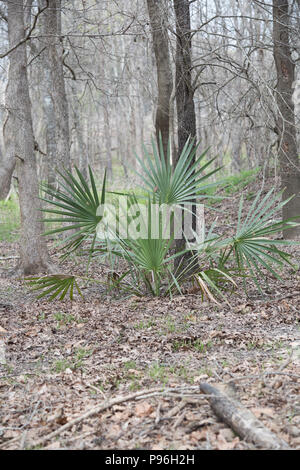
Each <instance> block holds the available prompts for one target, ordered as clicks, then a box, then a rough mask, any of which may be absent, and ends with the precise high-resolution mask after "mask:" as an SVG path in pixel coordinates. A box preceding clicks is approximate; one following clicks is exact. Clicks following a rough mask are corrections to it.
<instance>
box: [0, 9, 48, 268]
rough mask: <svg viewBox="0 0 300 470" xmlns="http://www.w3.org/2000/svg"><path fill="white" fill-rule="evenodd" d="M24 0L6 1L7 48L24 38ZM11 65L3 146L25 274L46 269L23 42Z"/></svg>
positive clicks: (46, 257)
mask: <svg viewBox="0 0 300 470" xmlns="http://www.w3.org/2000/svg"><path fill="white" fill-rule="evenodd" d="M24 34H25V28H24V9H23V0H14V2H9V3H8V40H9V47H10V48H12V47H13V46H14V45H15V44H17V43H18V42H19V41H21V40H22V39H23V38H24ZM9 60H10V67H9V76H8V87H7V90H6V103H7V106H8V109H9V116H8V121H7V123H6V126H5V133H4V143H5V147H6V149H9V151H11V150H10V149H12V148H13V152H14V153H13V157H14V158H15V160H16V162H17V176H18V183H19V203H20V213H21V238H20V248H19V251H20V264H19V270H20V272H21V273H24V274H35V273H38V272H40V271H43V270H45V269H47V268H48V261H49V258H48V253H47V247H46V242H45V239H43V238H42V237H41V233H42V232H43V224H42V223H41V221H40V218H41V213H40V211H39V209H40V204H39V199H38V195H39V191H38V180H37V166H36V158H35V152H34V137H33V127H32V118H31V102H30V97H29V87H28V77H27V54H26V45H25V43H23V44H21V45H20V46H19V47H17V48H16V49H15V50H14V51H13V52H11V53H10V55H9Z"/></svg>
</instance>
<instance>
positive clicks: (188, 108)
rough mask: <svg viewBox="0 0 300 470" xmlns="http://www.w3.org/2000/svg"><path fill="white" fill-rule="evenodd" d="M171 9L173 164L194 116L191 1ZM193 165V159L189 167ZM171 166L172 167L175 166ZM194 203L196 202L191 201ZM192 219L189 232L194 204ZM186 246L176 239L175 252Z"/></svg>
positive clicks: (180, 261) (186, 259)
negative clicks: (173, 41) (175, 138)
mask: <svg viewBox="0 0 300 470" xmlns="http://www.w3.org/2000/svg"><path fill="white" fill-rule="evenodd" d="M174 10H175V16H176V76H175V89H176V107H177V126H178V130H177V135H178V150H177V156H176V157H175V162H174V163H175V165H176V163H177V161H178V158H179V157H180V155H181V153H182V150H183V147H184V145H185V143H186V141H187V139H188V138H189V137H190V138H192V139H196V136H197V131H196V113H195V104H194V93H195V90H194V89H193V85H192V35H191V18H190V1H189V0H174ZM194 162H195V158H194V159H193V160H192V162H191V165H192V164H193V163H194ZM175 165H174V166H175ZM191 202H196V201H191ZM192 211H193V218H192V229H193V230H194V231H196V216H195V213H196V205H193V206H192ZM184 247H185V239H184V238H182V239H180V240H176V252H177V253H178V252H180V251H182V250H183V249H184ZM190 261H191V255H190V254H188V253H187V254H186V255H184V256H183V257H182V256H181V257H178V258H176V259H175V267H179V265H181V266H182V268H184V267H186V265H187V264H189V263H190Z"/></svg>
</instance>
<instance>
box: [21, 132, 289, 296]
mask: <svg viewBox="0 0 300 470" xmlns="http://www.w3.org/2000/svg"><path fill="white" fill-rule="evenodd" d="M152 145H153V157H152V156H151V155H150V154H149V153H148V152H147V150H146V149H145V159H144V160H140V165H141V167H142V168H143V170H144V173H143V175H141V176H142V179H143V183H144V186H143V189H144V191H145V192H146V193H147V194H148V196H147V198H145V199H144V209H145V211H141V213H140V214H139V217H138V223H139V227H140V229H142V228H145V230H146V234H147V236H144V237H134V236H131V235H130V234H128V233H126V236H121V235H120V233H121V228H122V223H123V222H124V221H125V220H126V221H127V222H128V220H129V221H131V222H133V221H134V220H135V219H134V216H132V215H131V214H130V210H129V211H128V207H131V206H132V205H134V204H137V203H138V199H139V198H138V197H137V196H134V195H132V196H128V205H127V206H126V207H127V208H126V210H125V213H119V216H118V219H117V225H116V230H115V234H114V237H111V238H110V237H108V238H105V237H104V239H99V237H98V239H97V227H99V223H100V222H101V221H102V222H103V220H102V218H103V214H102V215H99V214H101V213H99V212H98V207H99V205H100V204H104V202H105V176H104V180H103V184H102V188H101V191H100V193H101V194H100V197H99V195H98V191H97V188H96V184H95V178H94V176H93V172H92V170H91V169H90V168H89V181H87V180H86V179H85V178H84V177H83V175H82V174H81V172H80V171H79V170H78V169H77V168H76V175H77V177H75V176H73V175H72V174H71V173H70V172H65V174H62V173H60V176H61V178H62V182H61V184H60V189H59V190H57V191H55V190H53V189H51V188H47V187H46V188H45V193H46V194H48V195H49V196H50V197H51V198H47V197H44V201H45V202H46V203H47V204H48V207H45V208H44V209H43V211H44V212H46V213H49V214H51V216H53V214H54V215H55V217H56V218H54V219H51V218H49V219H46V220H47V221H48V222H56V223H57V222H58V223H60V224H66V223H67V225H63V226H61V227H58V228H54V229H52V230H50V231H48V232H47V234H54V233H59V232H64V231H68V230H74V229H75V230H76V231H75V233H74V232H72V233H71V235H70V236H69V237H68V238H67V240H65V245H64V247H63V252H64V255H66V256H67V255H69V254H70V253H72V252H74V251H76V250H77V249H78V248H79V247H80V246H81V245H82V243H83V242H85V241H89V243H90V250H89V251H90V256H98V255H99V256H103V255H108V256H110V257H112V256H113V257H114V259H120V258H121V259H123V260H125V262H126V263H127V266H128V268H127V270H126V271H125V273H123V274H122V275H117V274H116V273H113V276H112V287H114V288H119V289H124V290H125V291H129V292H130V293H134V294H137V295H144V294H145V293H146V292H148V293H151V294H152V295H155V296H159V295H164V294H172V293H173V292H174V291H178V292H181V286H182V283H183V281H184V280H185V279H186V277H187V276H190V277H192V278H193V279H194V280H195V281H196V282H197V283H198V285H199V288H200V290H201V292H202V295H203V296H204V297H207V298H208V299H210V300H213V301H216V302H218V301H217V298H223V299H226V296H225V294H224V292H223V290H224V287H225V288H226V289H228V286H231V288H235V287H236V280H235V278H236V276H237V275H238V276H241V277H242V278H245V276H250V277H251V278H253V279H254V281H255V282H256V285H257V287H258V288H259V289H261V287H260V279H261V278H262V277H263V276H264V274H271V275H274V276H276V277H278V278H280V275H279V273H278V272H277V271H276V269H275V267H274V265H275V266H276V265H277V266H278V267H282V266H283V265H284V264H285V263H290V264H291V261H290V259H289V256H288V255H287V253H285V252H284V251H282V250H280V249H279V248H280V247H281V246H284V245H291V244H292V243H294V242H291V241H285V240H277V239H275V238H269V237H271V236H273V235H274V234H276V233H278V232H281V231H282V230H284V229H287V228H289V227H291V226H293V225H295V222H294V219H293V220H292V219H290V220H286V221H281V222H274V221H273V219H274V215H275V214H276V213H277V212H278V211H280V210H281V209H282V207H283V205H284V204H286V203H287V202H288V201H285V202H279V199H280V198H281V194H279V195H274V190H271V191H269V192H268V193H267V194H266V195H265V196H264V197H261V194H260V193H259V194H258V195H257V196H256V198H255V199H254V201H253V203H252V206H251V208H250V210H249V211H248V214H247V216H246V217H245V218H244V219H243V197H242V198H241V200H240V206H239V211H238V223H237V229H236V233H235V236H234V237H231V238H221V237H218V236H215V235H214V234H213V230H214V225H213V226H212V227H211V229H210V231H209V232H208V234H207V236H206V239H205V240H204V241H203V240H201V241H198V242H196V243H194V244H193V246H190V247H188V246H187V249H186V251H189V250H190V251H191V252H192V254H193V256H191V260H190V263H191V264H198V265H199V266H200V268H199V270H198V272H197V273H196V274H193V275H192V274H190V272H191V271H190V270H189V266H186V267H185V268H184V269H183V270H178V271H177V272H174V268H173V262H174V259H175V258H176V257H177V256H180V255H182V253H176V254H175V255H170V252H169V248H170V245H171V244H172V241H173V235H172V233H171V232H170V236H169V237H168V238H166V237H165V235H164V233H163V226H164V225H168V226H171V224H172V217H173V215H172V213H170V216H169V217H170V219H169V220H162V219H161V216H159V218H158V219H156V218H155V217H153V216H152V211H151V209H150V206H151V203H153V202H155V203H158V205H159V206H161V205H163V204H169V205H173V206H176V205H180V206H181V205H183V204H188V203H192V202H193V201H194V200H195V199H197V198H200V197H202V194H201V190H203V189H204V188H208V187H211V186H212V185H215V183H212V184H204V183H205V182H206V180H207V178H209V177H210V176H212V175H213V174H214V173H215V172H216V171H218V170H211V171H209V172H208V173H206V174H205V175H204V171H206V170H207V168H208V167H209V165H211V163H212V162H213V160H214V159H211V160H209V161H208V162H207V163H204V156H205V153H204V154H202V155H201V156H200V157H199V158H198V159H196V162H195V163H192V160H193V157H194V156H195V152H196V150H197V148H198V146H197V145H194V144H193V142H192V141H187V143H186V145H185V147H184V149H183V152H182V155H181V156H180V158H179V160H178V163H177V166H176V167H175V169H174V170H173V169H172V165H171V162H170V155H169V154H168V155H167V158H166V159H165V158H164V156H163V153H162V148H161V149H160V151H159V149H157V148H156V146H155V144H154V142H153V144H152ZM160 156H163V158H160ZM201 165H202V166H201ZM119 194H121V193H119ZM204 197H206V196H204ZM49 206H51V207H52V208H50V207H49ZM145 214H146V215H145ZM136 223H137V221H136ZM153 225H155V227H154V229H157V228H158V235H157V234H156V236H153V235H152V234H153ZM155 231H156V230H154V232H155ZM195 252H196V254H195ZM84 279H86V278H84ZM90 280H92V279H90ZM29 282H30V284H31V286H34V287H35V288H36V289H37V290H38V289H40V290H41V291H42V292H41V294H40V296H39V297H42V296H44V295H48V296H49V297H50V298H56V297H58V296H59V298H60V299H62V298H64V297H65V296H66V295H67V294H68V293H69V294H70V297H71V298H72V296H73V291H74V288H76V289H77V290H78V292H79V293H80V290H79V286H78V284H77V283H76V279H75V277H74V276H73V275H70V276H62V275H56V276H48V277H43V278H31V279H29ZM216 297H217V298H216Z"/></svg>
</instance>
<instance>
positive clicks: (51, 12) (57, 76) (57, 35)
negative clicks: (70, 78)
mask: <svg viewBox="0 0 300 470" xmlns="http://www.w3.org/2000/svg"><path fill="white" fill-rule="evenodd" d="M42 1H43V2H44V3H45V0H42ZM44 3H43V4H44ZM48 5H49V6H48V8H47V9H46V10H45V12H44V13H43V16H44V18H43V23H44V24H43V29H44V32H45V35H46V38H45V40H46V42H47V50H46V66H47V68H48V70H49V84H48V90H49V94H51V98H52V103H53V107H54V114H55V141H56V142H55V143H56V155H55V159H54V160H52V161H51V166H52V168H54V169H55V168H56V167H57V168H58V169H60V170H62V169H63V168H66V169H70V167H71V165H70V130H69V109H68V101H67V95H66V87H65V80H64V74H63V48H62V43H61V2H60V0H48ZM51 179H53V175H51Z"/></svg>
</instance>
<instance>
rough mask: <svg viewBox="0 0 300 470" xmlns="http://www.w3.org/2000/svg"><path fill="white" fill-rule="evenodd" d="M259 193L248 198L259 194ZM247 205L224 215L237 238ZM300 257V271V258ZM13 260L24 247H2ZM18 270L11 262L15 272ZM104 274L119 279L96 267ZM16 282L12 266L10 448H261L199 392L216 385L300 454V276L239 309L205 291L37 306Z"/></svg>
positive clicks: (7, 286)
mask: <svg viewBox="0 0 300 470" xmlns="http://www.w3.org/2000/svg"><path fill="white" fill-rule="evenodd" d="M258 184H259V183H255V182H254V183H252V185H251V187H250V188H248V189H247V191H248V192H249V191H250V190H251V191H252V193H254V194H255V192H256V191H257V188H258ZM238 198H239V196H233V197H232V199H231V200H225V201H223V202H222V205H219V206H220V207H222V210H223V209H224V213H226V220H225V217H224V220H222V224H223V226H221V230H224V231H225V232H226V230H227V229H228V227H229V229H230V226H233V225H234V222H235V220H236V216H237V214H236V213H237V200H238ZM250 203H251V201H249V204H250ZM219 218H220V216H219ZM51 250H52V256H53V258H54V259H55V258H57V253H56V252H55V250H54V249H53V248H52V249H51ZM292 251H293V253H294V255H295V260H296V262H297V261H298V263H299V259H300V256H299V255H300V248H296V249H295V248H293V250H292ZM4 256H5V257H10V256H12V257H13V256H17V244H16V243H8V242H0V257H4ZM15 261H16V260H15V259H14V258H12V259H9V260H7V261H5V263H6V265H5V266H6V268H7V267H13V265H14V262H15ZM1 263H2V269H1ZM65 269H66V271H68V270H71V272H72V273H74V271H75V273H80V272H83V270H84V266H83V265H81V261H80V260H76V259H73V260H72V261H70V262H68V264H66V266H65ZM92 271H93V276H94V277H97V276H98V277H99V278H101V277H102V278H105V276H107V269H106V268H105V267H103V266H99V265H97V263H96V262H94V263H93V265H92ZM5 272H7V271H6V269H5V268H4V261H0V273H1V277H0V326H1V327H2V328H4V329H5V330H6V331H7V338H6V358H7V365H6V366H0V367H2V368H0V400H1V410H0V448H2V449H32V448H35V449H37V448H45V449H105V450H108V449H120V450H121V449H151V450H161V449H167V450H170V449H178V450H183V449H220V450H221V449H222V450H227V449H255V448H256V447H255V445H253V444H252V443H250V442H247V440H246V439H244V440H243V439H241V438H239V437H238V436H237V435H236V434H235V433H234V432H233V431H232V430H231V429H230V428H229V427H228V426H227V425H226V424H224V423H223V422H222V421H221V420H219V419H218V418H217V417H216V416H215V414H214V412H213V411H212V409H211V407H210V404H209V402H208V400H207V399H206V398H205V395H203V394H201V393H200V391H199V383H200V382H208V383H210V384H212V385H217V386H222V385H223V386H224V384H231V386H232V388H234V390H235V392H234V393H235V394H236V396H237V397H238V399H239V400H240V401H241V402H242V404H243V405H244V406H245V407H246V408H247V409H249V410H251V411H252V412H253V414H254V415H255V416H256V417H258V418H259V420H260V421H261V422H262V423H263V424H264V425H265V426H266V427H267V428H268V429H269V430H271V431H272V432H273V433H275V434H276V435H277V436H278V437H280V438H282V439H284V440H285V441H286V442H287V443H288V444H289V446H290V447H291V448H293V449H296V448H298V449H300V394H299V390H300V323H299V312H300V274H299V271H298V272H296V273H295V272H294V271H292V270H291V269H289V268H287V269H285V270H284V271H283V273H282V278H283V281H278V280H276V279H275V278H271V279H269V286H268V288H267V289H265V296H264V297H263V296H261V295H260V294H259V293H258V292H257V291H256V289H255V286H253V288H252V286H250V289H249V291H248V293H247V295H246V294H245V292H244V290H243V289H242V286H241V287H240V288H239V290H238V291H236V292H235V293H233V294H232V295H231V296H230V297H229V303H230V305H228V304H227V303H225V302H224V303H222V304H221V305H220V306H218V305H216V304H213V303H208V302H205V301H202V299H201V295H199V293H197V292H195V293H194V292H190V293H189V292H187V294H186V295H181V296H175V297H174V298H173V299H172V300H170V299H168V298H162V299H161V298H160V299H156V298H149V297H142V298H139V297H129V298H124V297H122V296H119V297H118V296H117V293H116V295H115V296H113V295H110V296H108V295H106V294H105V293H104V292H103V291H101V289H100V288H98V287H97V288H95V287H93V288H89V287H87V288H85V289H83V293H84V296H85V299H80V298H79V299H76V300H73V301H72V302H71V301H64V302H58V301H55V302H48V301H47V300H35V296H34V294H33V293H31V292H30V291H29V290H28V288H27V287H26V286H24V283H23V282H22V281H20V280H16V279H13V278H9V277H7V276H6V275H5ZM152 388H158V389H160V391H158V390H157V391H152V392H151V391H150V392H148V391H149V390H151V389H152ZM141 391H145V392H144V393H143V394H142V395H141V396H136V397H134V394H135V393H138V392H141ZM131 394H132V397H129V398H128V399H127V400H126V401H123V402H120V403H118V404H115V405H114V406H111V407H109V408H107V409H104V410H103V411H98V412H97V413H95V414H92V415H91V416H88V417H86V418H85V419H81V420H78V422H77V423H74V424H73V425H72V426H70V427H69V428H68V429H66V430H63V429H60V428H61V427H62V426H64V425H67V424H68V423H71V422H72V420H74V419H75V418H77V417H80V416H81V415H83V414H84V413H86V412H88V411H89V410H91V409H92V408H93V407H96V406H98V405H101V404H105V403H106V402H107V401H109V400H111V399H114V398H118V397H123V396H125V395H131ZM56 430H57V431H58V432H57V434H56V435H55V436H53V437H51V436H49V438H48V437H47V438H46V436H47V435H48V434H50V433H52V432H54V431H56Z"/></svg>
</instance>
